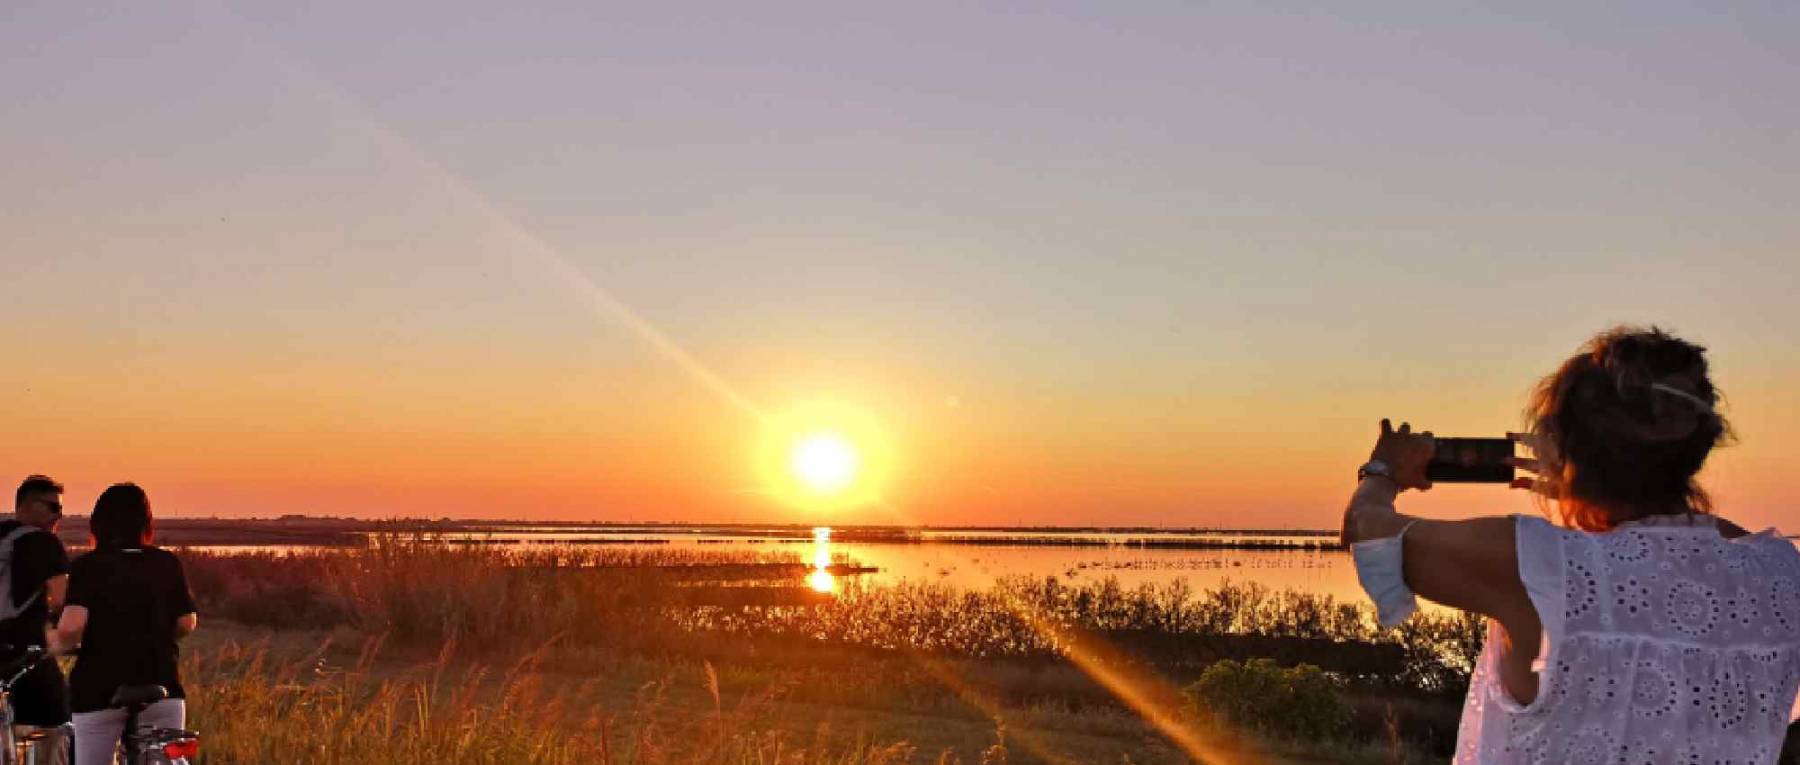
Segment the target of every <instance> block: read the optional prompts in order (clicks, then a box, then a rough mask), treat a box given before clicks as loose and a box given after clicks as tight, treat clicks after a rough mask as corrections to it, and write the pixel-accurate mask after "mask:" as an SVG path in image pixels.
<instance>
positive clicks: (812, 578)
mask: <svg viewBox="0 0 1800 765" xmlns="http://www.w3.org/2000/svg"><path fill="white" fill-rule="evenodd" d="M806 584H807V585H808V586H810V587H812V588H813V589H814V590H815V591H818V592H831V591H832V590H834V589H836V588H837V577H835V576H832V574H831V527H830V526H817V527H814V528H813V572H812V573H811V574H810V575H808V576H807V577H806Z"/></svg>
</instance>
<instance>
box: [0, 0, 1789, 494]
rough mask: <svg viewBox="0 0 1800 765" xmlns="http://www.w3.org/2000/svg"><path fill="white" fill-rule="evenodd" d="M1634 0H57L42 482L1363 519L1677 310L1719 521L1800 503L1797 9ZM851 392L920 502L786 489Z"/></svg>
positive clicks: (42, 262) (50, 68)
mask: <svg viewBox="0 0 1800 765" xmlns="http://www.w3.org/2000/svg"><path fill="white" fill-rule="evenodd" d="M1645 12H1646V13H1647V14H1649V15H1648V16H1646V18H1645V19H1644V20H1643V23H1641V24H1637V25H1631V26H1630V27H1629V28H1627V27H1624V26H1621V25H1618V24H1616V23H1615V20H1614V19H1612V18H1610V17H1608V16H1606V15H1605V14H1590V13H1589V12H1587V11H1584V10H1580V9H1572V10H1569V11H1568V12H1567V13H1568V14H1569V15H1568V16H1567V17H1566V18H1559V19H1551V20H1543V23H1542V24H1536V23H1527V22H1526V21H1525V20H1521V19H1512V18H1508V19H1483V18H1474V17H1465V16H1462V15H1457V14H1448V13H1445V14H1436V13H1435V12H1434V14H1432V15H1416V13H1415V14H1414V15H1411V16H1409V17H1407V18H1404V19H1399V18H1394V19H1381V18H1373V17H1372V18H1367V19H1350V18H1337V17H1329V16H1325V15H1313V16H1296V15H1288V14H1280V13H1274V12H1268V11H1262V10H1256V9H1239V10H1228V9H1207V8H1198V7H1196V8H1179V9H1173V8H1172V9H1161V10H1151V9H1115V10H1114V11H1107V12H1102V11H1099V10H1096V9H1092V8H1089V9H1082V8H1065V9H1060V10H1056V11H1054V12H1052V11H1048V10H1047V11H1046V12H1044V13H1043V14H1040V15H1035V16H1030V17H1024V16H1019V15H1016V14H1001V13H996V12H990V11H986V10H978V9H970V10H963V11H951V10H945V9H911V8H907V9H903V8H898V7H896V8H891V9H884V10H880V11H866V12H851V11H848V10H843V9H839V10H833V11H829V12H827V11H824V10H820V9H813V11H811V12H808V13H804V14H800V15H799V16H796V17H791V18H789V17H784V15H783V14H786V13H789V12H788V11H776V10H771V9H759V10H758V11H757V13H754V14H748V15H745V16H743V17H741V18H734V19H732V20H729V23H727V22H725V21H719V20H717V19H714V20H712V21H719V23H711V22H709V23H707V24H695V23H693V22H694V21H695V20H694V19H690V18H686V17H684V16H683V14H684V13H685V12H684V11H681V10H679V9H638V10H633V11H629V12H626V11H619V12H617V13H629V14H632V15H631V17H630V18H609V17H605V16H583V15H580V14H576V13H574V12H565V11H550V10H546V11H544V13H542V14H537V15H533V14H514V15H507V16H505V17H504V18H494V17H492V16H491V15H490V14H488V13H486V12H485V11H483V10H481V9H480V8H478V7H475V6H469V7H463V6H460V5H458V4H454V3H452V4H437V5H435V6H434V7H433V8H432V9H431V10H430V12H421V11H419V9H414V11H413V12H402V11H398V10H396V11H393V12H392V13H385V14H374V15H370V14H368V13H365V12H363V11H362V10H360V9H354V8H349V7H346V8H315V9H306V10H303V9H298V8H293V7H289V6H286V5H283V4H269V5H266V6H258V5H255V4H248V5H244V6H242V7H240V8H236V9H234V10H233V11H232V12H230V13H226V12H224V11H219V10H217V9H209V8H205V7H198V6H197V7H196V8H195V9H193V10H192V12H191V13H190V14H189V15H186V16H183V15H180V14H166V13H148V12H139V11H136V10H133V9H117V12H116V13H113V14H81V13H76V12H74V11H73V10H70V9H59V8H54V7H45V8H35V9H29V10H28V11H25V12H21V13H20V14H19V16H18V18H17V19H16V20H14V21H13V22H9V24H8V25H7V27H6V28H5V29H0V49H5V50H8V51H9V53H8V62H7V63H8V65H7V66H5V67H0V88H4V89H5V90H6V92H8V93H9V94H12V97H11V98H9V104H8V105H6V106H5V107H0V108H4V109H6V110H7V111H5V112H0V156H6V157H8V158H9V162H8V182H7V183H5V184H0V265H4V267H5V272H6V277H7V278H6V279H5V280H3V281H0V352H3V354H4V358H5V362H4V363H0V395H3V396H4V399H0V400H4V402H5V406H0V433H4V434H6V436H5V438H3V439H0V478H4V477H6V476H14V477H23V476H24V475H25V474H27V473H31V472H47V473H50V474H52V475H55V476H58V477H60V478H62V479H63V480H64V481H65V482H66V483H67V484H68V485H69V487H70V492H69V497H68V503H69V505H70V506H71V507H73V508H75V509H77V510H80V509H83V508H85V507H87V506H89V505H90V504H91V502H92V499H93V497H94V496H95V495H96V494H97V493H98V491H99V490H100V489H101V488H103V487H104V485H105V484H106V483H108V482H110V481H115V480H135V481H138V482H140V483H142V484H143V485H144V486H146V488H148V489H149V491H150V493H151V495H152V497H153V499H154V500H155V501H156V503H157V505H158V507H159V509H160V511H161V512H164V513H170V514H181V515H215V514H216V515H222V516H272V515H279V514H284V513H311V514H333V515H339V514H349V515H361V516H369V517H391V516H431V517H436V516H456V517H513V518H557V519H595V520H631V519H635V520H650V519H658V520H696V521H698V520H709V521H735V520H743V521H751V520H774V521H792V522H801V523H821V522H823V523H856V522H861V523H895V522H899V523H933V524H1068V525H1088V524H1101V525H1121V524H1148V525H1170V526H1239V527H1242V526H1275V527H1302V526H1303V527H1329V526H1332V525H1334V524H1335V522H1336V520H1335V519H1336V515H1337V513H1338V512H1339V510H1340V508H1341V504H1342V502H1343V500H1344V498H1345V495H1346V494H1347V492H1348V490H1349V487H1350V483H1351V478H1352V475H1353V471H1354V469H1355V466H1356V465H1357V464H1358V463H1359V462H1360V461H1361V460H1362V458H1363V457H1364V456H1365V455H1366V450H1367V448H1368V444H1369V442H1370V441H1371V440H1372V433H1373V431H1374V427H1375V426H1374V423H1375V422H1376V421H1377V420H1378V419H1379V418H1380V417H1382V416H1392V417H1395V418H1408V419H1411V420H1413V421H1414V422H1415V423H1417V424H1419V425H1421V426H1422V427H1429V428H1432V429H1434V430H1435V431H1437V432H1438V433H1440V434H1446V435H1498V434H1499V433H1501V432H1503V431H1504V430H1507V429H1509V428H1514V427H1516V426H1517V424H1518V422H1517V413H1518V411H1519V408H1520V406H1521V404H1522V402H1523V398H1524V395H1525V393H1526V391H1527V390H1528V389H1529V388H1530V386H1531V384H1532V383H1533V382H1534V381H1535V380H1536V379H1537V377H1538V376H1540V375H1542V374H1544V373H1545V372H1547V371H1549V370H1550V369H1552V368H1553V367H1554V366H1555V365H1556V364H1557V363H1558V362H1560V361H1561V360H1562V359H1563V358H1564V357H1566V355H1567V354H1569V353H1570V352H1572V350H1573V349H1574V348H1575V347H1576V346H1577V345H1578V344H1579V343H1580V342H1581V341H1582V340H1584V339H1585V338H1586V337H1587V336H1589V335H1591V334H1592V333H1593V332H1595V331H1598V330H1600V329H1602V328H1604V327H1607V326H1609V325H1611V324H1613V323H1617V322H1645V323H1648V322H1655V323H1660V324H1663V325H1665V326H1667V327H1670V328H1672V329H1674V330H1676V331H1678V332H1680V333H1682V334H1684V335H1686V336H1688V337H1691V338H1692V339H1695V340H1697V341H1699V342H1702V343H1704V344H1707V345H1709V346H1710V347H1711V348H1712V349H1713V361H1714V364H1715V371H1716V376H1717V380H1718V383H1719V385H1720V387H1721V388H1722V389H1723V390H1724V391H1725V392H1726V393H1727V394H1728V396H1729V397H1730V399H1729V400H1730V409H1729V412H1730V414H1731V415H1732V416H1733V418H1734V419H1735V421H1736V425H1737V427H1738V430H1739V432H1740V434H1741V436H1742V443H1741V445H1739V446H1737V447H1734V448H1732V449H1729V450H1726V451H1724V452H1722V453H1720V454H1719V455H1717V457H1716V458H1715V460H1714V462H1713V463H1712V465H1711V466H1710V467H1709V470H1708V473H1707V475H1706V478H1707V480H1708V482H1709V483H1710V484H1711V485H1712V486H1713V487H1714V488H1715V490H1716V494H1717V496H1718V498H1719V500H1720V502H1719V505H1720V507H1721V508H1723V509H1724V510H1725V512H1726V513H1727V514H1728V515H1732V516H1734V517H1736V518H1737V519H1739V520H1740V522H1742V523H1745V524H1746V525H1750V526H1763V525H1769V524H1778V523H1779V524H1786V525H1788V526H1795V525H1800V524H1797V523H1795V521H1794V520H1793V514H1792V512H1791V511H1790V510H1789V509H1788V508H1789V505H1788V503H1789V500H1790V498H1791V497H1793V496H1794V495H1795V494H1796V493H1797V492H1796V490H1797V489H1800V479H1796V478H1795V477H1794V471H1793V470H1792V468H1791V466H1792V464H1793V460H1792V458H1791V457H1790V456H1789V451H1788V450H1787V449H1786V448H1785V445H1787V444H1791V443H1796V442H1800V414H1797V412H1800V405H1797V404H1800V394H1797V393H1796V392H1795V391H1796V390H1797V389H1796V387H1795V386H1794V385H1793V383H1792V381H1793V380H1795V379H1800V350H1796V348H1795V344H1794V343H1793V340H1792V338H1794V337H1796V336H1800V310H1796V308H1795V307H1794V303H1793V300H1792V295H1793V289H1794V285H1795V284H1796V283H1797V282H1800V278H1797V277H1800V258H1797V257H1795V253H1796V252H1800V223H1796V217H1795V216H1793V215H1792V210H1791V205H1789V204H1786V202H1785V200H1788V199H1791V197H1792V179H1793V178H1794V177H1796V176H1797V175H1800V166H1796V162H1800V152H1794V151H1792V147H1791V145H1790V144H1791V136H1792V135H1795V134H1800V107H1797V106H1796V104H1795V102H1794V100H1793V99H1789V98H1781V97H1777V96H1778V95H1785V93H1786V92H1787V89H1789V87H1790V86H1791V83H1792V82H1793V81H1794V77H1795V76H1796V75H1797V74H1800V72H1797V71H1796V62H1795V61H1794V59H1793V56H1792V51H1793V48H1792V46H1791V45H1788V44H1787V43H1788V42H1789V41H1790V40H1791V39H1792V32H1794V31H1795V30H1794V29H1793V18H1792V16H1791V14H1789V15H1781V14H1776V15H1775V17H1772V18H1752V17H1751V15H1748V12H1746V15H1742V16H1732V17H1727V16H1723V15H1720V14H1711V15H1691V14H1690V12H1689V11H1684V10H1681V9H1658V10H1654V11H1651V10H1648V9H1647V10H1646V11H1645ZM594 13H601V12H599V11H594ZM719 13H737V11H729V12H728V11H725V10H720V11H719ZM861 13H878V14H880V17H879V18H872V17H865V16H863V15H859V14H861ZM1657 14H1661V15H1657ZM1501 22H1504V23H1501ZM727 29H729V30H733V31H732V32H731V33H730V34H726V33H725V32H723V31H720V30H727ZM1403 30H1411V31H1409V32H1406V33H1405V34H1404V35H1403V37H1404V40H1405V44H1395V37H1394V36H1395V35H1398V34H1401V31H1403ZM1669 35H1674V36H1676V38H1678V39H1679V40H1680V41H1681V44H1680V45H1669V44H1666V43H1667V40H1666V39H1665V38H1667V37H1668V36H1669ZM921 50H926V51H930V52H931V55H926V56H920V55H919V52H920V51H921ZM1276 53H1279V55H1276ZM1497 61H1504V62H1506V65H1505V66H1496V65H1494V62H1497ZM1621 62H1629V63H1630V65H1629V66H1627V65H1624V64H1623V63H1621ZM819 406H827V407H840V408H842V409H844V410H847V411H853V412H857V413H860V416H862V417H866V418H867V419H868V420H870V421H872V422H874V423H877V424H878V430H879V431H880V433H881V435H882V439H881V440H883V441H884V442H885V443H886V444H887V445H888V446H889V447H890V448H889V452H890V454H891V457H890V458H889V459H885V460H883V462H884V465H883V466H884V467H885V468H888V471H887V472H888V475H887V477H886V480H884V481H883V482H882V485H881V487H880V488H881V492H880V493H881V500H882V501H880V502H871V503H866V504H864V505H863V506H859V507H840V508H835V509H832V510H830V511H828V512H827V511H823V510H819V509H816V508H811V509H809V508H805V507H799V506H796V503H794V502H792V501H789V500H790V498H788V497H785V496H784V495H782V494H781V493H779V492H776V493H771V491H770V488H769V487H768V486H767V483H768V482H767V480H766V477H765V476H763V475H762V474H761V473H759V466H758V457H757V455H758V451H759V449H760V448H761V446H762V444H763V442H764V441H765V439H766V438H767V435H766V431H767V428H768V427H769V426H768V423H769V422H771V421H776V422H778V421H780V420H781V418H783V417H784V416H786V414H787V413H789V412H792V411H796V410H805V409H808V408H810V407H819ZM8 480H12V479H8ZM1407 507H1408V509H1417V510H1420V511H1423V512H1427V513H1431V514H1439V515H1452V514H1459V513H1472V512H1515V511H1529V510H1530V509H1531V506H1530V503H1529V502H1527V501H1526V500H1525V499H1524V498H1523V497H1522V496H1520V495H1517V494H1507V493H1505V492H1503V491H1501V490H1499V489H1494V488H1488V487H1445V488H1443V489H1440V490H1438V491H1435V492H1433V493H1432V494H1431V495H1429V496H1426V497H1422V498H1419V499H1416V500H1415V499H1411V498H1409V499H1408V505H1407Z"/></svg>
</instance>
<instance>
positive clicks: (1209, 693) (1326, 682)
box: [1184, 659, 1350, 740]
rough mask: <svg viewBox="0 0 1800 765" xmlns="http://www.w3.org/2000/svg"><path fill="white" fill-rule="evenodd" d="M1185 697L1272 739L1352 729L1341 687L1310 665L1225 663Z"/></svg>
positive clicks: (1265, 661)
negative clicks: (1286, 665) (1349, 727)
mask: <svg viewBox="0 0 1800 765" xmlns="http://www.w3.org/2000/svg"><path fill="white" fill-rule="evenodd" d="M1184 693H1185V694H1186V695H1187V697H1188V702H1189V703H1190V704H1192V705H1193V706H1194V707H1195V711H1196V712H1198V713H1200V714H1211V715H1217V716H1221V717H1224V718H1225V719H1226V720H1228V721H1230V722H1231V724H1233V725H1234V726H1237V727H1240V728H1249V729H1253V730H1257V731H1260V732H1262V733H1264V734H1267V735H1271V736H1279V737H1288V738H1295V739H1307V740H1319V739H1324V738H1331V737H1335V736H1338V735H1340V734H1342V733H1343V732H1344V731H1345V730H1346V729H1347V728H1348V726H1349V724H1350V704H1349V702H1348V701H1346V700H1345V698H1344V694H1343V688H1342V684H1341V683H1340V681H1338V680H1337V679H1336V678H1333V677H1332V676H1330V675H1327V674H1325V673H1324V672H1323V671H1322V670H1320V669H1319V668H1318V667H1315V666H1313V665H1311V664H1301V665H1298V666H1294V667H1286V668H1284V667H1281V666H1280V665H1277V664H1276V663H1275V662H1274V661H1273V660H1271V659H1251V660H1249V661H1247V662H1242V663H1240V662H1237V661H1232V660H1230V659H1227V660H1225V661H1221V662H1217V663H1215V664H1213V665H1212V666H1210V667H1207V668H1206V671H1205V672H1204V673H1202V674H1201V675H1200V679H1199V680H1197V681H1195V682H1194V683H1193V684H1192V685H1189V686H1188V687H1187V688H1186V689H1185V690H1184Z"/></svg>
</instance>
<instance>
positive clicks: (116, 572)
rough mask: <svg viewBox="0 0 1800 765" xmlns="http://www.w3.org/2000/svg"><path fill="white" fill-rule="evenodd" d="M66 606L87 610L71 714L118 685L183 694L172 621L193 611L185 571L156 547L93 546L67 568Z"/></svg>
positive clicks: (107, 697) (98, 703) (99, 705)
mask: <svg viewBox="0 0 1800 765" xmlns="http://www.w3.org/2000/svg"><path fill="white" fill-rule="evenodd" d="M68 601H69V605H71V606H81V607H83V608H86V609H87V628H86V629H84V630H83V631H82V633H81V654H80V655H79V656H77V657H76V659H75V669H74V670H73V671H71V672H70V673H69V689H70V691H71V695H72V696H73V697H74V698H73V701H74V707H75V711H76V712H94V711H98V710H101V709H106V708H107V707H108V702H110V701H112V696H113V692H114V691H116V690H118V689H119V687H120V686H123V685H149V684H156V685H161V686H163V687H166V688H168V689H169V696H170V697H171V698H177V699H178V698H183V697H184V696H185V695H186V694H185V693H184V692H183V691H182V689H181V678H180V675H179V671H178V669H177V665H178V664H179V652H178V649H177V648H176V646H175V620H176V619H178V618H180V617H181V616H182V615H184V614H191V613H194V596H193V594H192V593H190V592H189V591H188V585H187V576H186V575H185V574H183V573H182V571H181V561H180V560H177V559H176V558H175V555H174V554H173V553H170V552H169V551H167V550H164V549H161V548H158V547H144V548H127V549H124V550H95V551H93V552H91V553H88V554H86V555H83V556H81V557H79V558H76V559H75V565H74V566H73V567H72V569H71V570H70V571H69V599H68Z"/></svg>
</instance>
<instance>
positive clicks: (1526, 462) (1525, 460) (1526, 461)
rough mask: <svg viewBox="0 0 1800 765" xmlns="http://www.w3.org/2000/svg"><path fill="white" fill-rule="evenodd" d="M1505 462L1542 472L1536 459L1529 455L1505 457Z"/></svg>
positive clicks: (1533, 471)
mask: <svg viewBox="0 0 1800 765" xmlns="http://www.w3.org/2000/svg"><path fill="white" fill-rule="evenodd" d="M1506 464H1508V465H1511V466H1513V467H1516V468H1518V469H1520V470H1524V471H1528V472H1532V473H1541V472H1543V471H1542V470H1540V469H1539V468H1538V461H1537V460H1534V459H1532V458H1530V457H1507V458H1506Z"/></svg>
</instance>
